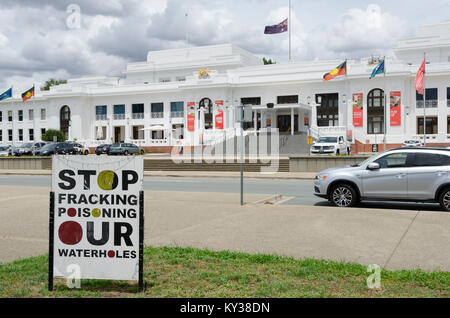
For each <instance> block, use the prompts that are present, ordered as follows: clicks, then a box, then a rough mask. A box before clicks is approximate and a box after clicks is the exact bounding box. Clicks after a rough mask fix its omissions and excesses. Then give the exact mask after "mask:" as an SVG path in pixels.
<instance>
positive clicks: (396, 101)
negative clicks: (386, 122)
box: [390, 92, 402, 126]
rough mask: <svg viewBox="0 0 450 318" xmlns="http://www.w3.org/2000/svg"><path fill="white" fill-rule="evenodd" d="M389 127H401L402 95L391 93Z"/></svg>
mask: <svg viewBox="0 0 450 318" xmlns="http://www.w3.org/2000/svg"><path fill="white" fill-rule="evenodd" d="M390 108H391V118H390V119H391V126H401V125H402V93H401V92H391V107H390Z"/></svg>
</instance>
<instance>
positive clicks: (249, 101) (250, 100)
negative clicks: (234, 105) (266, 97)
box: [241, 97, 261, 105]
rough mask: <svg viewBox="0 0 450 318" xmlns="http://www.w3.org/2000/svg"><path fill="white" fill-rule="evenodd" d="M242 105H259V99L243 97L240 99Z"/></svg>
mask: <svg viewBox="0 0 450 318" xmlns="http://www.w3.org/2000/svg"><path fill="white" fill-rule="evenodd" d="M241 104H242V105H261V97H243V98H241Z"/></svg>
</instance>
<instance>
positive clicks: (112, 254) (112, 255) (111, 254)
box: [108, 251, 116, 258]
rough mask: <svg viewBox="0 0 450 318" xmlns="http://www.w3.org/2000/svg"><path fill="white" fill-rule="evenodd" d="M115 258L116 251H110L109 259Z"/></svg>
mask: <svg viewBox="0 0 450 318" xmlns="http://www.w3.org/2000/svg"><path fill="white" fill-rule="evenodd" d="M114 256H116V252H114V251H108V257H109V258H113V257H114Z"/></svg>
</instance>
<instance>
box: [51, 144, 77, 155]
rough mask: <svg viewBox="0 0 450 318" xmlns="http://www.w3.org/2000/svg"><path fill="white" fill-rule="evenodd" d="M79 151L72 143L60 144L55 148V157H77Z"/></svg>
mask: <svg viewBox="0 0 450 318" xmlns="http://www.w3.org/2000/svg"><path fill="white" fill-rule="evenodd" d="M78 153H79V150H78V149H77V148H76V147H75V144H74V143H70V142H60V143H58V144H57V145H56V147H55V155H77V154H78Z"/></svg>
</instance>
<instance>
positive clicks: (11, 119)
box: [8, 110, 13, 121]
mask: <svg viewBox="0 0 450 318" xmlns="http://www.w3.org/2000/svg"><path fill="white" fill-rule="evenodd" d="M8 121H13V113H12V110H8Z"/></svg>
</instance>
